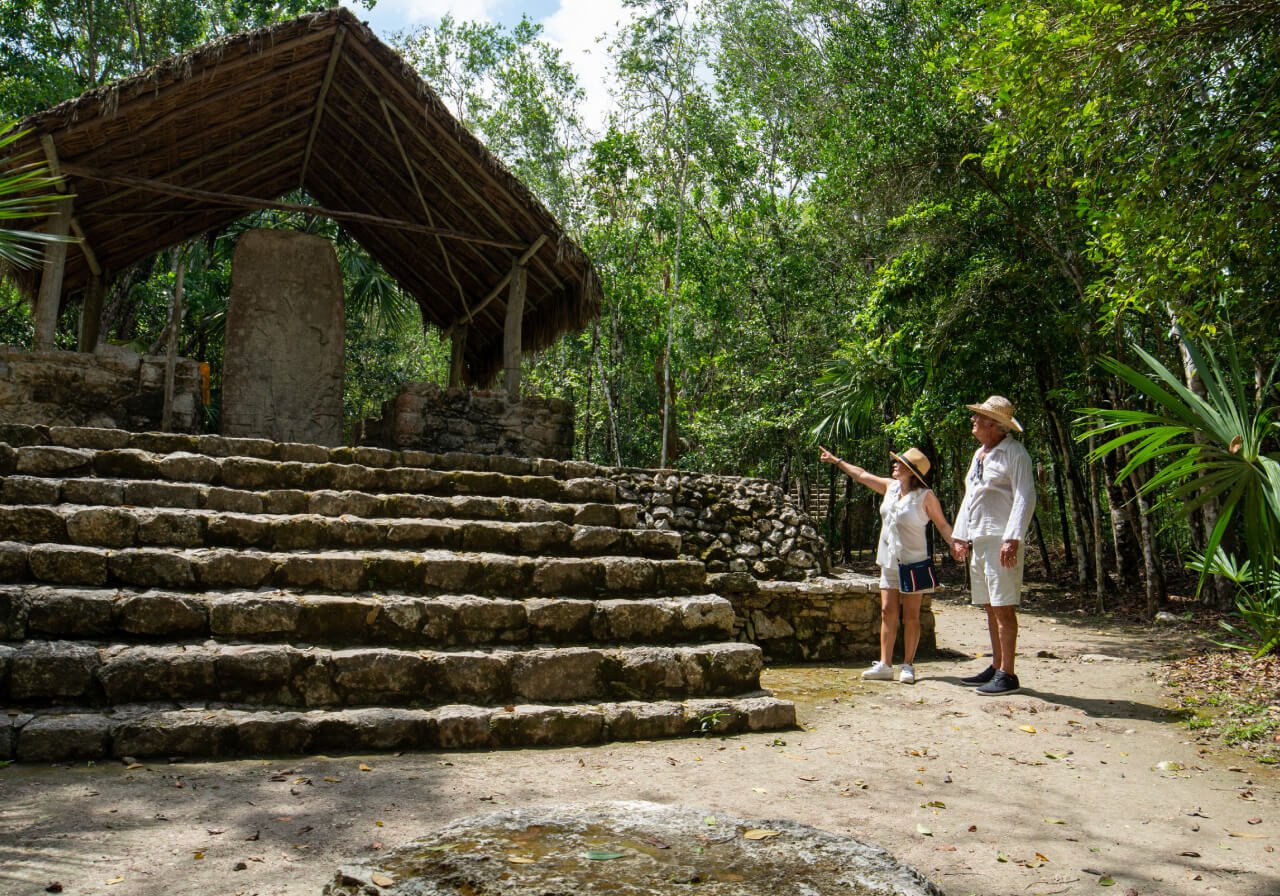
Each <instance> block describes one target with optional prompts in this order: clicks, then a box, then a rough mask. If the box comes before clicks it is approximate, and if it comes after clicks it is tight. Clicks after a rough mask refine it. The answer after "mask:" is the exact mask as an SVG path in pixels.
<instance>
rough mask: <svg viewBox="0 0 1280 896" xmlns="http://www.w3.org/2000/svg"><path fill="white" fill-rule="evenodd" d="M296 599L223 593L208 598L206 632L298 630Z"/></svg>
mask: <svg viewBox="0 0 1280 896" xmlns="http://www.w3.org/2000/svg"><path fill="white" fill-rule="evenodd" d="M302 612H303V611H302V606H301V604H300V602H299V601H296V600H294V599H293V598H292V597H290V596H287V595H282V596H278V597H276V596H267V595H258V594H251V593H238V594H226V595H221V596H218V597H215V598H214V599H213V600H212V601H210V602H209V609H208V614H209V633H210V634H211V635H213V636H214V637H217V638H247V639H250V640H253V639H265V638H278V637H281V636H285V635H293V634H295V633H296V634H298V635H299V636H300V637H303V638H304V639H307V640H314V638H310V637H308V635H306V634H304V633H303V632H300V631H298V627H299V626H298V622H299V619H300V618H301V616H302Z"/></svg>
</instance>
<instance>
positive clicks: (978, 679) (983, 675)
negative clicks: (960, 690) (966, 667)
mask: <svg viewBox="0 0 1280 896" xmlns="http://www.w3.org/2000/svg"><path fill="white" fill-rule="evenodd" d="M995 677H996V667H995V666H987V668H985V669H983V670H982V671H981V672H979V673H978V674H977V675H970V676H969V677H968V678H962V679H960V683H961V684H963V685H967V686H968V687H976V686H977V685H980V684H986V683H987V682H988V681H990V680H991V679H993V678H995Z"/></svg>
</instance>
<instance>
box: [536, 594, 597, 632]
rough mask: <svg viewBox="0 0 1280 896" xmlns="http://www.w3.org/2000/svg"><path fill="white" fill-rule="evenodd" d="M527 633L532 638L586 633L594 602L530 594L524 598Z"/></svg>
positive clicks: (593, 609) (593, 610)
mask: <svg viewBox="0 0 1280 896" xmlns="http://www.w3.org/2000/svg"><path fill="white" fill-rule="evenodd" d="M523 605H524V610H525V614H526V616H527V618H528V624H529V637H530V639H531V640H534V641H562V640H568V639H570V638H582V637H585V636H586V634H587V632H588V631H589V628H590V625H591V618H592V614H593V613H594V612H595V604H594V603H593V602H592V601H589V600H573V599H570V598H542V597H535V598H530V599H528V600H526V601H524V602H523Z"/></svg>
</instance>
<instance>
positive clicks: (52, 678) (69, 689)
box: [8, 641, 102, 700]
mask: <svg viewBox="0 0 1280 896" xmlns="http://www.w3.org/2000/svg"><path fill="white" fill-rule="evenodd" d="M101 664H102V661H101V660H100V659H99V657H98V651H97V650H95V649H94V648H92V647H90V646H88V645H87V644H80V643H77V642H74V641H27V642H25V643H23V644H22V645H21V646H19V647H18V648H17V649H16V650H15V651H14V653H13V656H12V658H11V660H10V662H9V689H8V695H9V697H10V698H12V699H14V700H31V699H36V700H57V699H71V700H92V699H93V698H94V697H95V696H96V693H95V690H96V689H95V687H94V673H95V672H96V671H97V670H98V668H99V667H100V666H101Z"/></svg>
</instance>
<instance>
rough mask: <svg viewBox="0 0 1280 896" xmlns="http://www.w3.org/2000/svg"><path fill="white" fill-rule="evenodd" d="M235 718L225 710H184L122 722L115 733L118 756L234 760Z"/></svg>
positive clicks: (236, 738) (115, 746)
mask: <svg viewBox="0 0 1280 896" xmlns="http://www.w3.org/2000/svg"><path fill="white" fill-rule="evenodd" d="M237 744H238V737H237V734H236V721H235V716H234V715H233V714H232V713H230V712H228V711H226V710H213V711H209V710H203V709H202V710H184V711H174V712H165V713H156V714H154V715H148V716H143V717H141V718H138V719H133V720H130V721H126V722H122V723H121V724H120V726H119V728H118V729H117V730H116V736H115V745H114V750H115V753H116V755H118V756H139V757H142V756H211V757H219V756H234V755H235V752H236V747H237Z"/></svg>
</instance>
